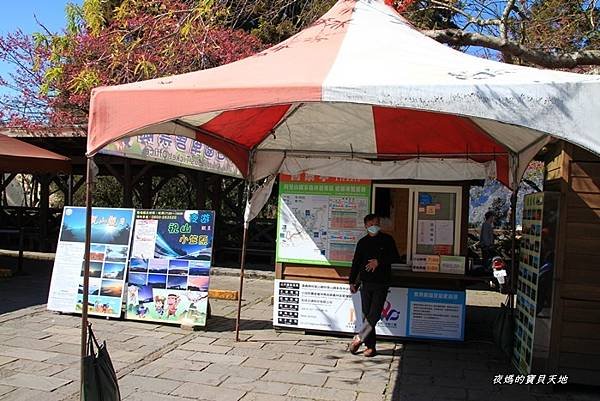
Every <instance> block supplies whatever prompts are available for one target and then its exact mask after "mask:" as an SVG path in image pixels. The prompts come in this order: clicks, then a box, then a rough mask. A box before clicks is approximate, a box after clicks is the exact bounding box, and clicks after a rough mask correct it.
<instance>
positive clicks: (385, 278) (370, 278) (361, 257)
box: [350, 232, 400, 285]
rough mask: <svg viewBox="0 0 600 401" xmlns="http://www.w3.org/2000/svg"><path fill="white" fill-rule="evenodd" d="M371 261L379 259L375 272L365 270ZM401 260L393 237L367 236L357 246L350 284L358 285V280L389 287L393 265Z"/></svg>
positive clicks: (386, 235) (380, 234)
mask: <svg viewBox="0 0 600 401" xmlns="http://www.w3.org/2000/svg"><path fill="white" fill-rule="evenodd" d="M369 259H377V261H378V262H379V265H378V266H377V268H376V269H375V271H374V272H368V271H366V270H365V267H366V265H367V263H369ZM399 259H400V256H399V255H398V249H397V248H396V242H395V241H394V238H392V236H391V235H389V234H385V233H382V232H379V233H378V234H377V235H375V236H370V235H365V236H364V237H362V238H361V239H360V240H359V241H358V243H357V244H356V250H355V251H354V258H353V260H352V270H351V272H350V284H357V278H358V279H359V281H360V282H364V283H376V284H387V285H389V284H390V280H391V275H392V266H391V264H392V263H395V262H397V261H399ZM359 274H360V277H359Z"/></svg>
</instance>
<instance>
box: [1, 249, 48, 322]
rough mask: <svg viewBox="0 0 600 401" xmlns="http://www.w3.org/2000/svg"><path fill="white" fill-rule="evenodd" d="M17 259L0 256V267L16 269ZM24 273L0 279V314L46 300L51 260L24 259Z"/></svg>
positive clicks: (43, 302) (39, 303)
mask: <svg viewBox="0 0 600 401" xmlns="http://www.w3.org/2000/svg"><path fill="white" fill-rule="evenodd" d="M16 266H17V259H16V258H10V257H0V267H2V268H9V269H12V270H13V271H14V270H16ZM23 272H24V275H19V276H13V277H10V278H5V279H0V315H1V314H3V313H8V312H13V311H16V310H19V309H23V308H27V307H30V306H35V305H43V304H45V303H46V302H47V301H48V290H49V289H50V277H51V275H52V262H45V261H33V260H25V261H24V262H23Z"/></svg>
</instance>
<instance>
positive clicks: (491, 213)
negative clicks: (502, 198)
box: [485, 210, 496, 220]
mask: <svg viewBox="0 0 600 401" xmlns="http://www.w3.org/2000/svg"><path fill="white" fill-rule="evenodd" d="M495 216H496V214H495V213H494V212H492V211H491V210H490V211H489V212H487V213H486V214H485V219H486V220H487V219H489V218H490V217H495Z"/></svg>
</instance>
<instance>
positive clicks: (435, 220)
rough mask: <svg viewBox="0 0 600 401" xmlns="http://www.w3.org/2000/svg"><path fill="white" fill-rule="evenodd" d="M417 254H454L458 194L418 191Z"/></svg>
mask: <svg viewBox="0 0 600 401" xmlns="http://www.w3.org/2000/svg"><path fill="white" fill-rule="evenodd" d="M416 197H417V200H418V209H417V213H416V224H415V227H416V230H417V232H416V249H415V253H416V254H423V255H453V254H454V248H455V245H456V231H455V226H456V218H457V211H456V203H457V195H456V194H455V193H447V192H433V191H417V194H416Z"/></svg>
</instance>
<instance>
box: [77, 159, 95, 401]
mask: <svg viewBox="0 0 600 401" xmlns="http://www.w3.org/2000/svg"><path fill="white" fill-rule="evenodd" d="M92 165H93V156H90V157H88V159H87V172H86V179H85V254H84V258H83V264H84V269H83V302H82V306H81V361H80V363H81V366H80V376H79V383H80V391H79V399H80V400H81V401H84V392H83V380H84V377H83V375H84V372H83V360H84V358H85V356H86V355H87V326H88V291H89V287H90V243H91V239H92V180H93V178H92V174H93V173H92Z"/></svg>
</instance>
